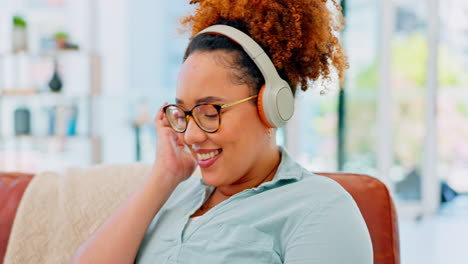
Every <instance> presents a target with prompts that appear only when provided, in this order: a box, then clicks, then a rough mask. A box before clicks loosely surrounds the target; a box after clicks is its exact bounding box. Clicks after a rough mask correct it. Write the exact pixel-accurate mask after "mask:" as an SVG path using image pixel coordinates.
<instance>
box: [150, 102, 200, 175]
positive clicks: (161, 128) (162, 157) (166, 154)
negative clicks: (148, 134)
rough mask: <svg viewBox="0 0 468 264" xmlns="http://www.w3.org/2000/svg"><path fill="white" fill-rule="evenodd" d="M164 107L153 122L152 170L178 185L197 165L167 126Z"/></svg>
mask: <svg viewBox="0 0 468 264" xmlns="http://www.w3.org/2000/svg"><path fill="white" fill-rule="evenodd" d="M165 105H167V103H164V104H163V106H162V107H161V108H160V109H159V111H158V113H157V114H156V118H155V120H154V126H155V129H156V134H157V138H158V141H157V148H156V161H155V163H154V165H153V169H154V170H157V171H159V172H161V173H160V174H161V175H162V176H167V177H171V180H174V181H175V183H176V184H179V183H180V182H182V181H184V180H186V179H187V178H188V177H190V175H192V173H193V171H194V170H195V167H196V165H197V163H196V160H195V158H194V157H193V156H192V154H190V153H189V152H187V151H185V144H184V142H182V139H181V138H182V137H180V136H179V135H178V133H177V132H175V131H174V129H172V127H171V125H170V124H169V121H168V120H167V118H166V115H165V114H164V112H163V109H162V108H163V107H164V106H165Z"/></svg>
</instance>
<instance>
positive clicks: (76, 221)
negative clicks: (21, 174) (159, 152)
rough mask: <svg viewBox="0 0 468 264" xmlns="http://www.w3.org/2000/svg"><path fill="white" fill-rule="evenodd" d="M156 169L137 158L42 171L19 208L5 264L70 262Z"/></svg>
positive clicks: (26, 192)
mask: <svg viewBox="0 0 468 264" xmlns="http://www.w3.org/2000/svg"><path fill="white" fill-rule="evenodd" d="M150 169H151V165H150V164H138V163H136V164H128V165H112V166H98V167H92V168H73V169H69V170H67V171H66V172H65V173H54V172H44V173H40V174H39V175H37V176H36V177H35V178H33V180H32V181H31V183H30V185H29V186H28V188H27V189H26V191H25V193H24V196H23V198H22V201H21V203H20V206H19V208H18V211H17V214H16V218H15V222H14V224H13V229H12V232H11V236H10V241H9V244H8V248H7V253H6V256H5V263H6V264H28V263H34V264H38V263H47V264H49V263H60V264H62V263H69V262H70V260H71V257H72V255H73V254H74V252H75V250H76V249H77V248H78V247H79V245H80V244H81V243H82V242H83V241H84V240H86V239H87V238H88V237H89V236H90V235H91V234H92V233H93V232H94V231H95V230H96V229H97V228H98V227H99V226H100V225H101V224H102V223H103V222H104V221H105V219H106V218H108V217H109V216H110V214H111V213H112V212H113V211H114V210H115V209H116V208H117V207H118V205H119V204H120V203H121V202H122V201H123V200H124V199H125V198H127V197H129V195H130V194H131V193H132V192H133V191H134V190H135V189H136V187H137V186H138V185H139V184H141V183H142V181H143V179H144V177H145V176H146V175H148V173H149V172H150Z"/></svg>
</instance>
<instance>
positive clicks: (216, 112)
mask: <svg viewBox="0 0 468 264" xmlns="http://www.w3.org/2000/svg"><path fill="white" fill-rule="evenodd" d="M254 98H257V95H254V96H251V97H247V98H245V99H242V100H239V101H235V102H232V103H229V104H223V105H219V104H207V103H202V104H196V105H195V106H194V107H193V108H192V110H190V111H186V110H185V109H184V108H182V107H181V106H178V105H175V104H170V105H166V106H165V107H164V108H163V111H164V114H165V115H166V118H167V120H169V123H170V124H171V126H172V128H173V129H174V130H175V131H176V132H178V133H183V132H185V130H187V125H188V122H189V117H193V120H195V123H196V124H197V126H198V127H199V128H200V129H201V130H203V131H205V132H208V133H214V132H216V131H218V130H219V128H220V125H221V109H226V108H228V107H231V106H234V105H237V104H240V103H243V102H247V101H249V100H252V99H254Z"/></svg>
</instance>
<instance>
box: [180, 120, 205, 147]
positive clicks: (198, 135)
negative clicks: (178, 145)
mask: <svg viewBox="0 0 468 264" xmlns="http://www.w3.org/2000/svg"><path fill="white" fill-rule="evenodd" d="M205 140H206V133H205V131H203V130H201V128H199V127H198V125H197V124H196V123H195V120H193V118H189V120H187V129H186V130H185V133H184V141H185V144H187V145H192V144H196V143H200V142H203V141H205Z"/></svg>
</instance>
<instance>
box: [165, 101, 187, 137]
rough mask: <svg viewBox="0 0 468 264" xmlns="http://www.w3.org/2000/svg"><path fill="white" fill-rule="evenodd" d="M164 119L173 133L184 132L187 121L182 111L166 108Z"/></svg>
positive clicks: (175, 108)
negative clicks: (165, 118) (167, 121)
mask: <svg viewBox="0 0 468 264" xmlns="http://www.w3.org/2000/svg"><path fill="white" fill-rule="evenodd" d="M166 117H167V120H169V123H170V124H171V126H172V128H173V129H174V130H175V131H177V132H182V131H184V130H185V127H186V126H187V119H186V118H185V113H184V111H183V110H182V109H180V108H179V107H177V106H173V105H171V106H169V107H168V108H166Z"/></svg>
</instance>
